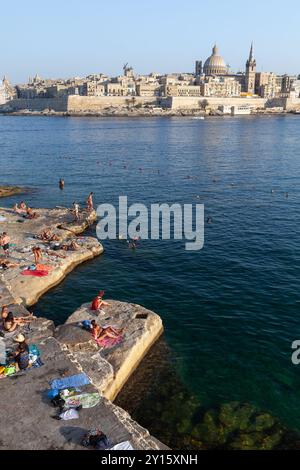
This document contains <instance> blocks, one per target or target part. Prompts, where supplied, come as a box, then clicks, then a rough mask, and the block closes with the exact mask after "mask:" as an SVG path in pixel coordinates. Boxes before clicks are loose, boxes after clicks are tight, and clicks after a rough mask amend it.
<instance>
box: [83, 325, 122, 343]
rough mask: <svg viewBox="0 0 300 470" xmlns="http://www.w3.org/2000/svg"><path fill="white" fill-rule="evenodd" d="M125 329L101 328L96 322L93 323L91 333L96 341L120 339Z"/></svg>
mask: <svg viewBox="0 0 300 470" xmlns="http://www.w3.org/2000/svg"><path fill="white" fill-rule="evenodd" d="M123 331H124V328H123V329H121V330H116V329H115V328H113V327H112V326H107V327H103V328H102V327H101V326H99V325H98V324H97V322H96V320H92V321H91V333H92V336H93V338H94V339H95V340H103V339H105V338H112V339H118V338H119V337H120V335H121V334H122V333H123Z"/></svg>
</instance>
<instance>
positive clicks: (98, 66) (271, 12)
mask: <svg viewBox="0 0 300 470" xmlns="http://www.w3.org/2000/svg"><path fill="white" fill-rule="evenodd" d="M265 3H267V5H266V4H263V5H262V4H261V3H260V2H258V1H254V2H252V6H251V9H250V8H245V6H244V5H241V4H239V2H237V1H236V0H230V1H229V2H226V5H224V4H223V3H221V2H220V1H216V2H215V3H214V8H212V7H210V6H209V5H208V4H205V3H204V2H196V1H195V0H187V1H186V2H185V3H184V5H183V4H182V3H181V2H179V1H177V0H174V1H173V2H171V1H168V0H167V1H166V2H164V5H160V4H159V2H158V1H157V0H153V1H152V2H151V4H147V5H140V4H139V3H138V2H137V1H136V0H131V1H128V2H126V5H125V4H124V3H123V2H121V1H119V0H116V1H115V2H114V5H113V7H111V6H109V5H108V4H106V3H104V2H95V1H94V0H87V2H85V5H84V7H85V8H84V9H83V8H82V4H81V3H80V2H79V1H78V0H73V1H72V7H73V8H70V4H69V5H64V4H60V3H59V2H58V1H57V0H53V2H52V4H51V6H52V8H51V10H49V11H47V13H45V10H43V11H41V10H40V9H39V8H38V5H39V4H38V2H37V0H29V1H28V2H27V3H26V8H25V9H24V7H23V6H22V4H21V2H20V1H17V2H16V4H17V6H18V5H19V6H20V8H16V10H14V11H12V10H11V8H9V6H8V4H6V5H3V6H2V7H1V8H2V13H3V18H5V21H4V22H3V25H2V28H1V31H0V40H1V43H2V45H4V44H8V45H7V46H6V47H2V53H1V74H2V75H3V74H5V75H7V76H8V77H9V78H10V80H11V81H12V82H13V83H24V82H26V81H27V79H28V76H32V75H34V74H35V73H38V74H40V75H41V76H43V77H49V78H50V77H54V78H65V77H73V76H86V75H89V74H92V73H99V72H103V73H105V74H107V75H110V76H116V75H118V74H119V73H120V69H121V67H122V65H123V63H124V61H126V62H127V61H128V62H129V63H130V64H131V65H132V66H133V67H134V69H135V70H136V71H137V72H138V73H140V74H148V73H150V72H158V73H161V74H164V73H172V72H181V71H182V72H193V70H194V62H195V60H203V61H204V60H205V59H206V58H207V57H208V56H209V54H210V51H211V48H212V45H213V44H214V43H217V45H218V47H219V49H220V53H221V55H222V56H223V57H224V59H225V60H226V63H227V64H229V65H230V66H231V70H233V71H238V70H244V66H245V61H246V59H247V53H248V51H249V47H250V44H251V41H253V42H254V51H255V57H256V61H257V70H258V71H272V72H275V73H277V74H284V73H288V74H299V68H300V67H299V66H298V63H299V59H298V57H297V55H296V54H295V52H294V49H295V44H297V43H299V41H300V32H299V30H298V27H297V21H298V20H297V18H298V15H297V12H300V6H299V4H298V3H296V1H294V0H292V1H291V2H290V3H289V8H288V9H286V10H283V9H282V4H281V3H279V1H275V2H274V1H273V2H265ZM279 6H280V9H279V8H277V7H279ZM58 7H59V8H58ZM229 11H230V15H229V14H228V12H229ZM216 12H217V13H216ZM45 15H46V17H45ZM45 18H46V19H47V22H46V21H45ZM223 18H226V21H225V20H224V19H223ZM46 24H47V27H46V26H45V25H46ZM287 24H288V26H289V28H288V34H286V33H285V34H283V32H282V31H283V26H286V25H287ZM20 46H21V47H20Z"/></svg>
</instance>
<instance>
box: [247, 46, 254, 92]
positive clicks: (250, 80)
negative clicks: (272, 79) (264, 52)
mask: <svg viewBox="0 0 300 470" xmlns="http://www.w3.org/2000/svg"><path fill="white" fill-rule="evenodd" d="M255 74H256V60H255V59H254V57H253V42H251V47H250V53H249V59H248V60H247V62H246V73H245V87H244V91H245V92H246V93H251V94H254V93H255Z"/></svg>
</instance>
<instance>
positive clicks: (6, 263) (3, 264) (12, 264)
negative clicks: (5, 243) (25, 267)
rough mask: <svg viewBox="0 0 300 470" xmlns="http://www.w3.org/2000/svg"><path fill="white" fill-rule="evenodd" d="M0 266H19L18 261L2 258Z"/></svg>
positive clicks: (4, 267)
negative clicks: (13, 261)
mask: <svg viewBox="0 0 300 470" xmlns="http://www.w3.org/2000/svg"><path fill="white" fill-rule="evenodd" d="M0 266H1V268H2V269H9V268H16V267H17V266H19V263H12V262H11V261H8V260H7V259H4V260H3V261H1V264H0Z"/></svg>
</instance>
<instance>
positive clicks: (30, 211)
mask: <svg viewBox="0 0 300 470" xmlns="http://www.w3.org/2000/svg"><path fill="white" fill-rule="evenodd" d="M37 217H38V214H37V213H36V212H34V211H33V209H31V207H27V209H26V218H27V219H36V218H37Z"/></svg>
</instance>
